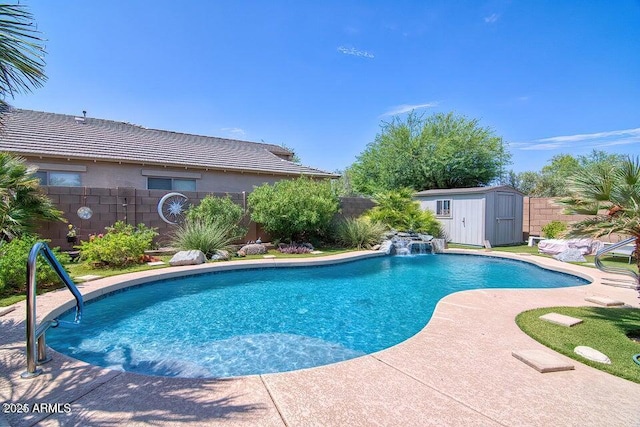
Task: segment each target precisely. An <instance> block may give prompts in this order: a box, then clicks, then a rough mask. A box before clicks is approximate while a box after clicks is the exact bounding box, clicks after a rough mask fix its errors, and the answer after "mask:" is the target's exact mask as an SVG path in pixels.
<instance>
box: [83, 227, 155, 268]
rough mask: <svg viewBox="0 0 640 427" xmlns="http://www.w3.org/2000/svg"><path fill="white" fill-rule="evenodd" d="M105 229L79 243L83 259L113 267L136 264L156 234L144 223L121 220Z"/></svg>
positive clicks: (149, 246) (149, 247)
mask: <svg viewBox="0 0 640 427" xmlns="http://www.w3.org/2000/svg"><path fill="white" fill-rule="evenodd" d="M106 230H107V232H106V233H105V234H104V235H98V236H92V238H90V239H89V241H88V242H81V243H80V252H81V254H82V259H83V260H85V261H88V262H90V263H95V264H101V265H108V266H113V267H123V266H126V265H129V264H137V263H140V262H142V256H143V255H144V251H146V250H147V249H151V245H152V243H153V238H154V237H156V236H157V235H158V233H157V232H156V231H155V229H154V228H149V227H147V226H145V225H144V224H138V226H137V227H134V226H132V225H130V224H125V223H124V222H122V221H118V222H116V223H115V224H114V225H113V226H112V227H107V228H106Z"/></svg>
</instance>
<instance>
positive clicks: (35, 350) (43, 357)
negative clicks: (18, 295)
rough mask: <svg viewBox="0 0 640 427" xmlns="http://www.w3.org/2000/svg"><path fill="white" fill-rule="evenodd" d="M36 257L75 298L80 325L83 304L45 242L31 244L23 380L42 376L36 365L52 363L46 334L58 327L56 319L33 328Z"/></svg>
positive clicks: (75, 321)
mask: <svg viewBox="0 0 640 427" xmlns="http://www.w3.org/2000/svg"><path fill="white" fill-rule="evenodd" d="M38 255H42V256H44V259H45V260H46V261H47V263H48V264H49V265H50V266H51V268H52V269H53V271H55V273H56V274H57V275H58V277H59V278H60V280H62V282H63V283H64V285H65V286H66V287H67V289H69V291H71V293H72V294H73V296H74V298H75V299H76V317H75V320H74V323H76V324H77V323H80V320H81V319H82V312H83V310H84V302H83V300H82V295H81V294H80V291H79V290H78V288H77V287H76V285H75V284H74V283H73V281H72V280H71V278H70V277H69V275H68V274H67V272H66V270H65V269H64V268H63V267H62V265H60V262H59V261H58V259H57V258H56V256H55V255H54V253H53V251H52V250H51V249H50V248H49V246H47V244H46V243H45V242H38V243H36V244H35V245H33V247H32V248H31V251H30V252H29V258H28V259H27V370H26V371H25V372H23V373H22V375H21V376H22V378H33V377H37V376H38V375H40V374H41V373H42V370H41V369H38V368H37V365H41V364H43V363H46V362H48V361H50V360H51V358H48V357H47V346H46V341H45V333H46V332H47V329H49V328H50V327H54V328H55V327H57V326H58V325H59V324H60V322H59V321H58V319H54V320H48V321H46V322H43V323H42V324H41V325H40V326H38V327H36V291H37V289H36V287H37V279H36V269H37V263H36V261H37V259H38ZM36 355H37V359H36Z"/></svg>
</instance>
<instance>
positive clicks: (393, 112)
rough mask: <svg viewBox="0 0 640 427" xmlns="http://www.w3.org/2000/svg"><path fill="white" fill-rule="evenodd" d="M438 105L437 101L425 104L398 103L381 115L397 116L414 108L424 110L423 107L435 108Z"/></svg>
mask: <svg viewBox="0 0 640 427" xmlns="http://www.w3.org/2000/svg"><path fill="white" fill-rule="evenodd" d="M436 106H438V103H437V102H427V103H425V104H402V105H396V106H395V107H391V109H390V110H389V111H387V112H386V113H384V114H382V116H381V117H384V116H395V115H398V114H404V113H408V112H409V111H413V110H422V109H423V108H433V107H436Z"/></svg>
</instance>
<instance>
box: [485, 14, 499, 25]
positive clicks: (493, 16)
mask: <svg viewBox="0 0 640 427" xmlns="http://www.w3.org/2000/svg"><path fill="white" fill-rule="evenodd" d="M498 19H500V15H498V14H497V13H492V14H491V15H489V16H485V18H484V22H486V23H487V24H495V23H496V22H497V21H498Z"/></svg>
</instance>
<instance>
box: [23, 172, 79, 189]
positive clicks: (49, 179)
mask: <svg viewBox="0 0 640 427" xmlns="http://www.w3.org/2000/svg"><path fill="white" fill-rule="evenodd" d="M35 176H36V178H38V179H39V180H40V185H56V186H58V187H80V185H81V182H82V181H81V179H80V174H79V173H77V172H54V171H38V172H36V173H35Z"/></svg>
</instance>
